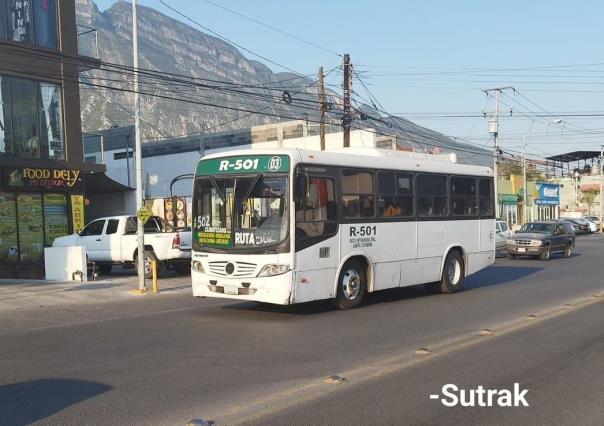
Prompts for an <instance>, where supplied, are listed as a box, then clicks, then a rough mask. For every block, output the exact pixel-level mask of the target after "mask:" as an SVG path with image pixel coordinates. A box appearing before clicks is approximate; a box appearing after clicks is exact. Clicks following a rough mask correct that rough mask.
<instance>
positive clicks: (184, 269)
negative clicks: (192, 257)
mask: <svg viewBox="0 0 604 426" xmlns="http://www.w3.org/2000/svg"><path fill="white" fill-rule="evenodd" d="M174 270H175V271H176V273H177V274H178V275H189V274H190V273H191V265H190V264H188V263H175V264H174Z"/></svg>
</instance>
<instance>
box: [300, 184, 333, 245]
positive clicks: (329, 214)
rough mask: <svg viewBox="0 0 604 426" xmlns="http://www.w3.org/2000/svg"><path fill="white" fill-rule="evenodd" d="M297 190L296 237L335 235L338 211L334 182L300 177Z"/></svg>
mask: <svg viewBox="0 0 604 426" xmlns="http://www.w3.org/2000/svg"><path fill="white" fill-rule="evenodd" d="M296 190H297V194H296V237H297V238H312V237H320V236H323V235H330V234H333V233H335V231H336V217H337V211H336V200H335V185H334V180H333V179H331V178H323V177H311V176H299V177H298V180H297V181H296Z"/></svg>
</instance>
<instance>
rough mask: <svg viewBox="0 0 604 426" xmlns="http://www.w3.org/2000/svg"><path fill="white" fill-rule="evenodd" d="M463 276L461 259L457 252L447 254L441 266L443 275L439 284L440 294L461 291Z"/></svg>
mask: <svg viewBox="0 0 604 426" xmlns="http://www.w3.org/2000/svg"><path fill="white" fill-rule="evenodd" d="M464 276H465V270H464V264H463V257H461V254H459V252H458V251H456V250H453V251H451V252H449V254H448V255H447V258H446V259H445V264H444V265H443V275H442V279H441V282H440V291H441V293H455V292H457V291H459V289H461V285H462V284H463V278H464Z"/></svg>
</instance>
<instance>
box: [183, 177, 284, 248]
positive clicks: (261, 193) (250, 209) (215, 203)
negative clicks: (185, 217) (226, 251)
mask: <svg viewBox="0 0 604 426" xmlns="http://www.w3.org/2000/svg"><path fill="white" fill-rule="evenodd" d="M287 182H288V179H287V177H285V176H265V175H263V174H256V175H252V176H245V177H222V176H220V177H213V176H210V177H204V178H198V179H196V181H195V188H194V191H195V194H196V197H195V198H196V200H197V202H196V203H195V205H194V206H193V217H194V224H193V225H194V230H195V236H196V237H197V238H194V241H196V242H197V243H199V245H201V246H207V247H215V248H219V247H222V248H252V247H262V246H270V245H273V244H276V243H279V242H281V241H283V240H284V239H285V237H286V235H287V229H288V224H289V221H288V195H287V188H288V185H287Z"/></svg>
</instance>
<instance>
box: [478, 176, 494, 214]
mask: <svg viewBox="0 0 604 426" xmlns="http://www.w3.org/2000/svg"><path fill="white" fill-rule="evenodd" d="M478 196H479V203H478V204H479V210H480V216H483V217H484V216H487V217H488V216H492V215H493V210H494V209H493V184H492V180H491V179H484V178H481V179H480V181H479V184H478Z"/></svg>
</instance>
